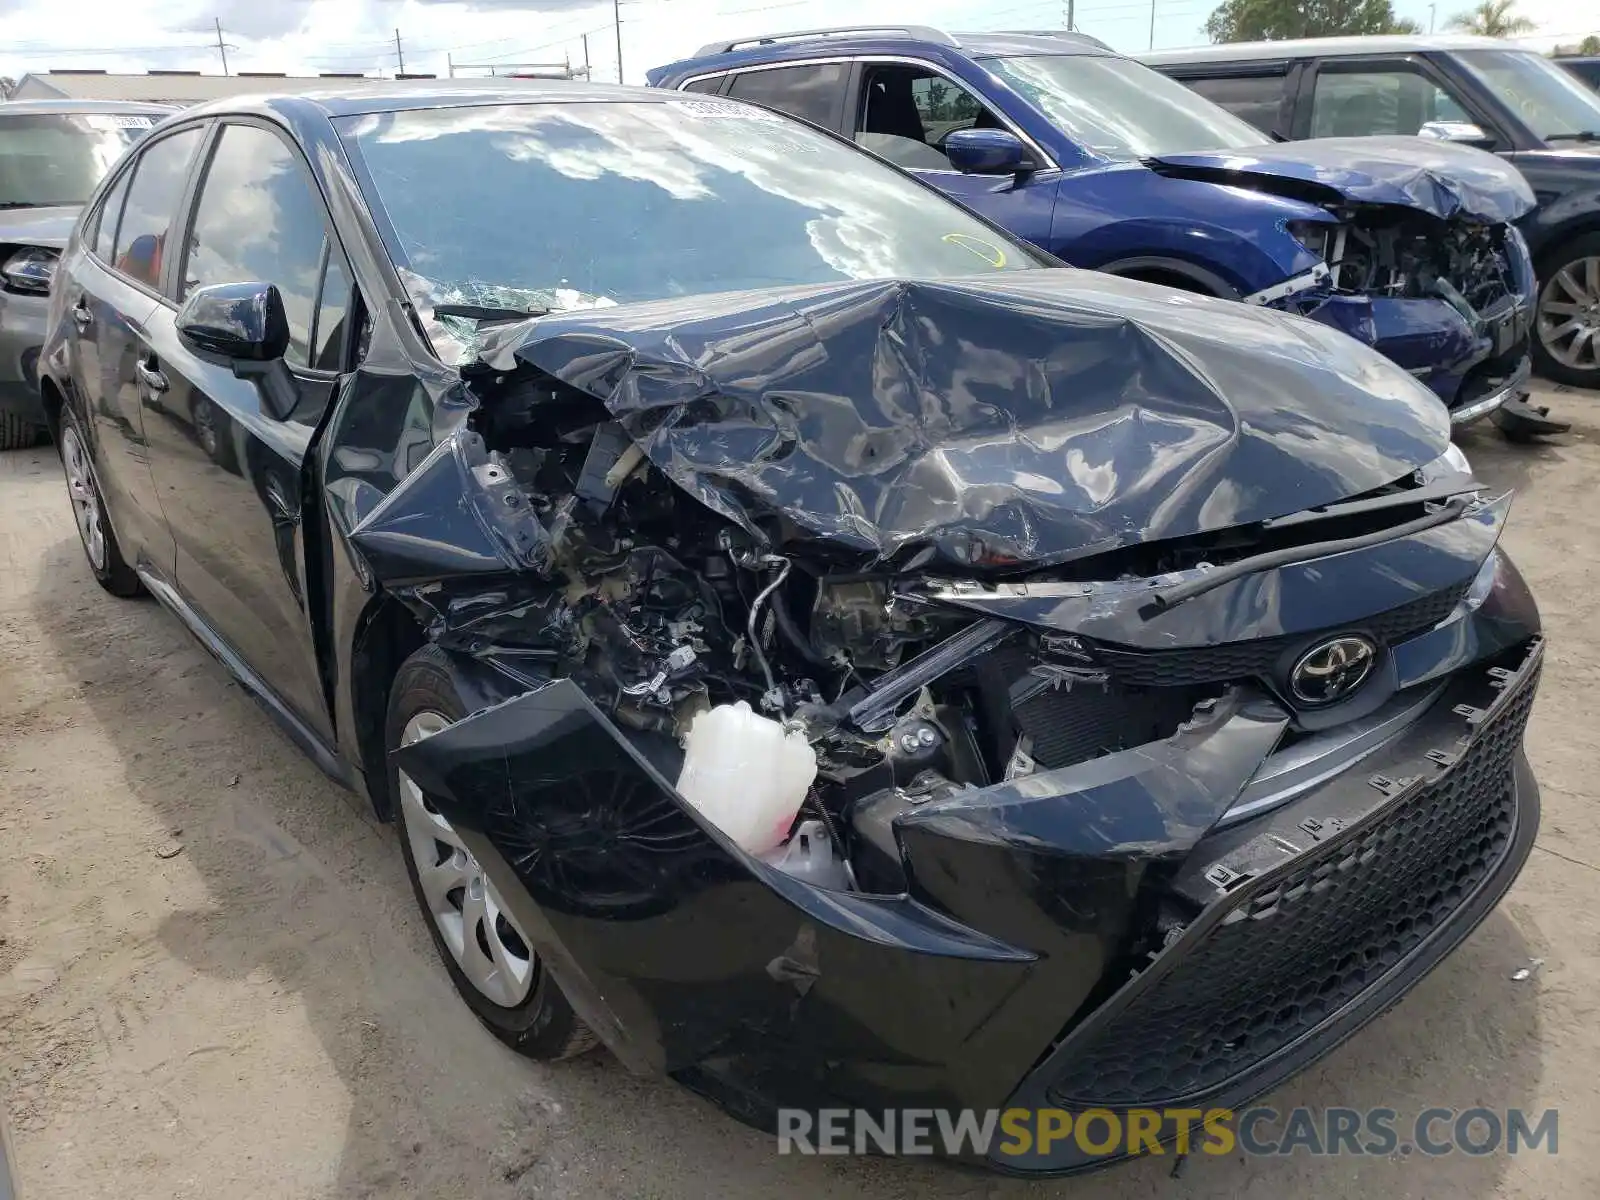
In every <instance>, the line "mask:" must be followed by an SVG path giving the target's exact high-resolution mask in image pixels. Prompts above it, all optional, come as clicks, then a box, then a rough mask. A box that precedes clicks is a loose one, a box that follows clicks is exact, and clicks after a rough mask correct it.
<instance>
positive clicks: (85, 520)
mask: <svg viewBox="0 0 1600 1200" xmlns="http://www.w3.org/2000/svg"><path fill="white" fill-rule="evenodd" d="M61 462H62V465H63V466H64V467H65V468H66V472H67V495H68V496H69V497H70V498H71V500H72V515H73V517H74V518H75V519H76V520H77V522H78V536H79V537H81V538H82V539H83V552H84V553H85V554H87V555H88V556H89V565H90V566H92V567H93V568H94V569H95V570H96V571H104V570H105V569H106V535H105V529H104V527H103V526H102V525H101V523H100V493H99V492H98V491H96V490H95V486H94V476H93V475H92V474H90V472H89V456H88V455H87V454H86V453H84V449H83V441H82V439H80V438H79V437H78V431H77V430H76V429H74V428H73V427H72V426H71V425H66V426H64V427H63V428H62V430H61Z"/></svg>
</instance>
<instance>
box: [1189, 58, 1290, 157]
mask: <svg viewBox="0 0 1600 1200" xmlns="http://www.w3.org/2000/svg"><path fill="white" fill-rule="evenodd" d="M1167 73H1168V74H1170V75H1172V77H1173V78H1174V79H1176V80H1177V81H1178V82H1179V83H1181V84H1183V85H1184V86H1185V87H1187V88H1188V89H1189V90H1190V91H1193V92H1198V93H1199V94H1200V95H1202V96H1204V97H1205V98H1206V99H1207V100H1209V101H1211V103H1213V104H1215V105H1218V106H1219V107H1222V108H1225V109H1227V110H1228V111H1229V112H1231V113H1232V114H1233V115H1234V116H1236V117H1238V118H1239V119H1240V120H1242V121H1248V122H1250V124H1252V125H1254V126H1255V127H1256V128H1257V129H1259V130H1261V132H1262V133H1264V134H1267V135H1269V136H1277V137H1284V138H1286V137H1288V136H1289V131H1290V130H1291V129H1292V128H1293V127H1294V98H1295V91H1296V87H1295V85H1296V83H1297V81H1298V74H1299V65H1298V64H1294V65H1291V64H1290V63H1289V62H1287V61H1281V60H1280V61H1273V62H1242V63H1229V64H1227V65H1219V66H1212V65H1210V64H1207V65H1206V66H1205V67H1204V68H1203V69H1201V68H1185V69H1184V70H1183V71H1181V72H1179V71H1172V70H1169V71H1168V72H1167Z"/></svg>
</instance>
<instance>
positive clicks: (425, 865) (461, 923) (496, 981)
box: [399, 712, 538, 1008]
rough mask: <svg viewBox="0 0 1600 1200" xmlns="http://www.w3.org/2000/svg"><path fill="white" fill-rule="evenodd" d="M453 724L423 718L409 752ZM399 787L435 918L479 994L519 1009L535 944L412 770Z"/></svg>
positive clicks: (408, 740)
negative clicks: (531, 944)
mask: <svg viewBox="0 0 1600 1200" xmlns="http://www.w3.org/2000/svg"><path fill="white" fill-rule="evenodd" d="M449 724H450V721H449V720H448V719H447V718H445V717H444V716H443V715H441V714H440V713H436V712H421V713H418V714H417V715H416V716H414V717H412V718H411V720H409V721H408V722H406V727H405V731H404V732H403V733H402V734H401V737H400V744H401V745H403V746H409V745H411V744H412V743H413V742H418V741H421V740H422V739H423V738H425V737H431V736H433V735H434V734H436V733H438V732H439V731H440V730H442V729H444V728H445V727H446V726H447V725H449ZM399 785H400V787H399V791H400V804H401V805H402V807H403V808H404V809H405V812H404V818H405V836H406V837H407V838H408V839H409V840H410V844H411V859H412V862H413V863H415V864H416V869H417V879H418V880H419V881H420V883H421V885H422V894H423V896H424V897H425V899H426V902H427V909H428V916H429V917H430V918H431V919H432V920H433V923H434V925H435V926H436V927H437V928H438V930H439V935H440V937H441V938H443V940H444V944H445V946H446V947H447V948H448V949H449V951H450V954H451V957H453V958H454V959H455V961H456V965H457V966H459V967H460V968H461V973H462V974H463V975H465V976H466V977H467V978H468V979H469V980H471V982H472V985H473V987H475V988H477V989H478V991H480V992H482V993H483V995H484V996H485V997H486V998H487V999H489V1000H490V1001H491V1002H493V1003H495V1004H498V1005H500V1007H502V1008H515V1007H516V1006H517V1005H519V1004H521V1003H522V1002H523V1001H524V1000H526V999H527V998H528V993H529V992H530V991H531V990H532V988H533V984H534V976H535V974H536V971H537V967H538V959H537V958H536V956H535V955H534V953H533V951H532V950H530V949H529V948H528V939H527V937H526V936H524V934H523V932H522V930H520V929H519V928H517V926H516V923H515V922H514V921H512V919H511V917H510V915H509V914H508V913H507V912H506V911H505V906H504V905H503V904H501V902H500V897H499V895H498V894H496V892H495V890H494V885H493V884H491V883H490V882H489V879H488V876H486V875H485V874H484V873H483V868H482V867H481V866H479V864H478V860H477V859H476V858H474V857H473V856H472V852H471V851H470V850H468V849H467V847H466V844H465V843H464V842H463V841H462V840H461V835H460V834H458V833H457V832H456V831H455V828H454V826H452V825H451V824H450V822H449V821H448V820H446V819H445V817H444V815H443V814H442V813H440V812H439V810H438V809H437V808H436V807H434V804H433V802H432V801H431V800H429V799H428V797H427V795H426V794H425V793H424V792H423V790H422V789H421V788H420V787H418V786H417V784H416V782H415V781H414V780H413V779H412V778H411V777H410V776H409V775H407V774H406V773H405V772H404V771H401V772H400V773H399Z"/></svg>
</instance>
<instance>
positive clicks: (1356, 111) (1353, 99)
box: [1311, 66, 1472, 137]
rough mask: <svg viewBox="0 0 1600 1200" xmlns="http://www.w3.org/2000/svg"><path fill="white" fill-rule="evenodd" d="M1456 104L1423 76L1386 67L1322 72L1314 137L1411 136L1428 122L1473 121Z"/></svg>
mask: <svg viewBox="0 0 1600 1200" xmlns="http://www.w3.org/2000/svg"><path fill="white" fill-rule="evenodd" d="M1471 120H1472V118H1471V117H1469V116H1468V115H1467V113H1466V110H1465V109H1463V108H1462V107H1461V105H1459V104H1458V103H1456V101H1455V99H1454V98H1453V97H1452V96H1451V95H1450V94H1449V93H1448V92H1446V91H1445V90H1444V89H1442V88H1441V87H1439V86H1438V85H1437V84H1436V83H1434V82H1433V81H1432V80H1431V79H1429V78H1427V76H1425V75H1423V74H1422V73H1421V72H1420V71H1416V70H1412V69H1410V68H1408V67H1403V66H1395V67H1381V68H1374V69H1373V70H1370V71H1337V72H1335V71H1329V70H1327V69H1326V68H1324V69H1323V70H1321V71H1319V72H1318V73H1317V82H1316V87H1315V88H1314V90H1313V91H1312V95H1311V136H1312V137H1368V136H1370V135H1373V134H1402V135H1405V136H1410V135H1411V134H1414V133H1416V132H1417V130H1419V129H1421V128H1422V127H1423V125H1425V124H1427V123H1428V122H1429V121H1471Z"/></svg>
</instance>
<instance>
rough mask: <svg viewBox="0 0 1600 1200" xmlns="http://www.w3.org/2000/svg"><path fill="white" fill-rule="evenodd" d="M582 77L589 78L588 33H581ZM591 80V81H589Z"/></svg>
mask: <svg viewBox="0 0 1600 1200" xmlns="http://www.w3.org/2000/svg"><path fill="white" fill-rule="evenodd" d="M583 77H584V79H588V78H589V35H588V34H587V33H586V34H584V35H583ZM591 82H592V81H591Z"/></svg>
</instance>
